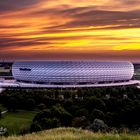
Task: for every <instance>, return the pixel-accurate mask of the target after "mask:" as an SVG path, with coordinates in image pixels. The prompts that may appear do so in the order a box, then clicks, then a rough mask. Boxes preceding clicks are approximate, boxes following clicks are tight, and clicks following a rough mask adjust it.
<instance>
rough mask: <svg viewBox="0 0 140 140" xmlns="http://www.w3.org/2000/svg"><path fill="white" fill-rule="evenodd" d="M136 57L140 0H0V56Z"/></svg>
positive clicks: (138, 54) (139, 48) (139, 55)
mask: <svg viewBox="0 0 140 140" xmlns="http://www.w3.org/2000/svg"><path fill="white" fill-rule="evenodd" d="M50 59H53V60H58V59H62V60H71V59H82V60H83V59H90V60H115V61H116V60H117V61H118V60H119V61H120V60H126V61H134V62H139V61H140V0H24V1H23V0H0V60H11V61H12V60H50Z"/></svg>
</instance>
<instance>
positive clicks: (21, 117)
mask: <svg viewBox="0 0 140 140" xmlns="http://www.w3.org/2000/svg"><path fill="white" fill-rule="evenodd" d="M36 113H37V112H33V111H20V112H8V113H6V114H4V115H3V116H2V118H1V119H0V127H1V126H3V127H6V128H7V129H8V133H9V134H19V133H20V132H21V131H22V130H28V129H29V127H30V124H31V123H32V120H33V118H34V116H35V115H36Z"/></svg>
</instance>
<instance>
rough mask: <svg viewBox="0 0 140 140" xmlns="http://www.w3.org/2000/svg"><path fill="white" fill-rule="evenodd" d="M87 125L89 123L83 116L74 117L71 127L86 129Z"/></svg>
mask: <svg viewBox="0 0 140 140" xmlns="http://www.w3.org/2000/svg"><path fill="white" fill-rule="evenodd" d="M88 125H89V121H88V120H87V118H86V117H85V116H82V117H75V118H74V119H73V120H72V126H73V127H81V128H83V129H84V128H86V127H87V126H88Z"/></svg>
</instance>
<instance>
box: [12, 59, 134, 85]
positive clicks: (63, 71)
mask: <svg viewBox="0 0 140 140" xmlns="http://www.w3.org/2000/svg"><path fill="white" fill-rule="evenodd" d="M12 74H13V77H14V78H15V79H16V81H18V82H24V83H32V84H33V83H34V84H42V85H45V84H47V85H81V84H82V85H84V84H85V85H87V84H100V83H116V82H126V81H129V80H130V79H131V78H132V77H133V74H134V66H133V64H132V63H131V62H96V61H41V62H40V61H32V62H29V61H28V62H15V63H14V64H13V66H12Z"/></svg>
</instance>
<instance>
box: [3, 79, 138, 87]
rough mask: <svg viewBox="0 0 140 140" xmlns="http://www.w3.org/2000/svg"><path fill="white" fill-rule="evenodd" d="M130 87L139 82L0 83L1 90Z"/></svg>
mask: <svg viewBox="0 0 140 140" xmlns="http://www.w3.org/2000/svg"><path fill="white" fill-rule="evenodd" d="M129 85H137V86H138V85H140V81H138V80H130V81H126V82H118V83H103V84H83V85H51V84H50V85H49V84H48V85H47V84H34V83H33V84H32V83H22V82H16V81H13V80H11V81H9V80H8V81H6V80H5V81H3V82H0V88H86V87H93V88H94V87H95V88H96V87H115V86H129Z"/></svg>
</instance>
